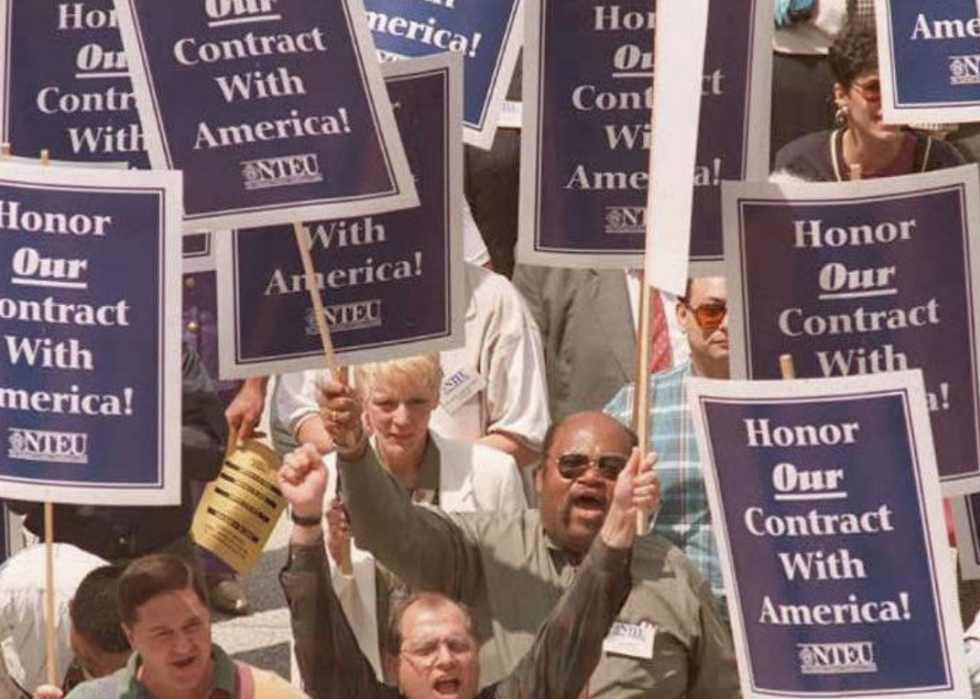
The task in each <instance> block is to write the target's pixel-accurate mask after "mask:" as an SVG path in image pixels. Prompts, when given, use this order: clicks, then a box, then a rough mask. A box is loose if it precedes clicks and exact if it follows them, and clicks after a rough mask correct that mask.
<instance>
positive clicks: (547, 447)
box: [539, 413, 640, 468]
mask: <svg viewBox="0 0 980 699" xmlns="http://www.w3.org/2000/svg"><path fill="white" fill-rule="evenodd" d="M581 414H582V413H572V414H571V415H566V416H565V417H563V418H562V419H561V420H559V421H558V422H555V423H552V425H551V426H550V427H549V428H548V431H547V432H545V433H544V442H543V443H542V445H541V455H542V459H541V462H540V465H543V464H544V462H545V461H547V459H548V452H550V451H551V445H552V444H553V443H554V441H555V437H556V436H557V433H558V430H559V429H560V428H561V427H562V425H564V424H565V422H566V421H567V420H569V419H571V418H573V417H575V416H577V415H581ZM597 415H602V413H597ZM604 417H607V418H609V419H610V420H612V421H613V422H615V423H616V424H617V425H619V426H620V427H621V428H622V429H623V432H625V433H626V436H627V437H629V440H630V447H631V448H632V447H635V446H637V445H638V444H639V443H640V440H639V439H637V437H636V433H635V432H634V431H633V430H631V429H630V428H629V427H627V426H626V425H624V424H623V423H621V422H619V421H618V420H616V419H614V418H612V417H610V416H609V415H605V416H604ZM540 465H539V468H540Z"/></svg>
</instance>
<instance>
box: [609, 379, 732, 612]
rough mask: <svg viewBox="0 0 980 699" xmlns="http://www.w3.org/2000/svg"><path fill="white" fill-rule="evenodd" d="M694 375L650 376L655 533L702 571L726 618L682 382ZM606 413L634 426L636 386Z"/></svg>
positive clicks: (620, 395)
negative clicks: (656, 497)
mask: <svg viewBox="0 0 980 699" xmlns="http://www.w3.org/2000/svg"><path fill="white" fill-rule="evenodd" d="M690 375H691V363H690V362H685V363H683V364H679V365H678V366H676V367H674V368H673V369H668V370H667V371H662V372H660V373H658V374H654V375H653V376H651V377H650V400H651V403H652V405H653V410H652V411H651V413H650V424H649V429H650V437H649V438H650V448H651V449H652V450H653V451H655V452H656V453H657V457H658V458H657V466H656V468H657V474H658V475H659V476H660V509H659V511H658V513H657V516H656V517H657V519H656V523H655V524H654V531H655V532H656V533H657V534H660V535H661V536H663V537H665V538H666V539H669V540H670V541H671V542H672V543H674V544H675V545H676V546H677V547H678V548H680V549H681V550H682V551H683V552H684V553H685V554H686V555H687V557H688V558H690V559H691V561H692V562H693V563H694V565H696V566H697V567H698V570H700V571H701V574H702V575H704V576H705V578H707V579H708V582H709V583H711V590H712V592H714V594H715V597H716V598H717V599H718V600H719V602H721V603H722V604H721V612H722V614H725V615H726V617H727V609H726V608H725V604H724V599H725V585H724V582H723V581H722V577H721V562H720V561H719V560H718V546H717V544H716V543H715V536H714V534H713V533H712V530H711V512H710V511H709V510H708V493H707V491H705V488H704V479H703V477H702V476H701V459H700V458H699V456H698V444H697V439H696V438H695V436H694V423H693V421H692V420H691V409H690V406H689V405H688V402H687V395H686V389H685V387H684V379H685V378H687V377H688V376H690ZM605 412H606V413H607V414H609V415H611V416H612V417H614V418H616V419H617V420H619V421H620V422H622V423H623V424H626V425H630V424H632V418H633V384H630V385H628V386H625V387H624V388H622V389H620V391H619V393H617V394H616V397H615V398H613V399H612V400H611V401H610V402H609V404H608V405H607V406H606V408H605Z"/></svg>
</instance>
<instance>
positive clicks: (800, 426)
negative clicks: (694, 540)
mask: <svg viewBox="0 0 980 699" xmlns="http://www.w3.org/2000/svg"><path fill="white" fill-rule="evenodd" d="M687 388H688V396H689V398H690V401H691V408H692V413H693V415H694V418H695V426H696V428H697V436H698V447H699V453H700V454H701V458H702V465H703V470H704V475H705V483H706V485H707V490H708V496H709V502H710V505H711V515H712V524H713V526H714V528H715V532H716V536H717V541H718V548H719V551H720V553H721V559H722V570H723V573H724V578H725V588H726V590H727V593H728V596H727V603H728V609H729V612H730V615H731V621H732V629H733V632H734V639H735V647H736V651H737V654H738V666H739V673H740V677H741V684H742V695H743V696H744V697H746V699H757V698H761V697H790V696H792V697H824V698H829V697H854V696H873V697H900V696H902V697H918V698H924V697H927V696H928V697H954V696H955V697H964V698H965V697H968V696H970V685H969V681H968V678H967V675H966V669H965V667H964V663H963V652H962V640H961V633H962V631H961V627H960V622H959V613H958V608H957V603H956V586H955V573H954V571H953V569H952V562H951V560H950V556H949V553H948V551H949V548H948V544H947V543H946V541H945V538H946V533H945V526H944V522H943V513H942V501H941V496H940V492H939V483H938V478H937V473H936V463H935V458H934V450H933V444H932V435H931V432H930V427H929V418H928V414H927V409H926V397H925V391H924V388H923V384H922V377H921V373H920V372H918V371H914V372H912V371H905V372H897V373H892V374H879V375H875V376H863V377H847V378H838V379H815V380H807V381H754V382H737V381H711V380H706V379H693V380H690V381H689V383H688V386H687Z"/></svg>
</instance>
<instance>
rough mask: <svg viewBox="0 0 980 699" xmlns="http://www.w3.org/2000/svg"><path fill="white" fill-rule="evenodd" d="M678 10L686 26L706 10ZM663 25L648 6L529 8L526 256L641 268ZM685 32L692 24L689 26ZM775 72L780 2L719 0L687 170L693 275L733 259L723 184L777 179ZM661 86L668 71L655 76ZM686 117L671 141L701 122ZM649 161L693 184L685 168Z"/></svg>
mask: <svg viewBox="0 0 980 699" xmlns="http://www.w3.org/2000/svg"><path fill="white" fill-rule="evenodd" d="M676 5H677V7H673V8H672V9H674V10H677V12H678V15H677V19H678V21H679V23H680V24H684V23H685V21H697V20H696V19H690V18H697V17H698V16H699V14H700V13H701V12H702V11H703V9H702V8H701V7H700V6H699V5H698V3H676ZM684 17H688V18H689V19H688V20H685V19H684ZM654 25H655V13H654V11H653V4H652V3H650V2H649V1H648V0H647V1H641V0H624V2H617V3H616V4H613V5H609V4H595V3H581V2H563V1H560V0H540V2H531V3H529V4H528V12H527V30H526V34H525V35H526V40H525V51H524V62H525V70H524V78H525V88H524V122H525V123H524V130H523V132H522V141H521V150H522V162H521V181H522V183H523V189H524V191H523V192H522V195H523V196H522V197H521V213H520V234H519V237H518V250H517V252H518V259H519V261H521V262H525V263H531V264H546V265H564V266H574V267H609V268H623V267H640V266H642V264H643V250H644V242H645V233H646V227H647V213H646V212H647V185H648V182H649V179H650V174H649V168H650V167H651V163H650V162H649V161H650V157H649V156H650V147H651V141H652V134H651V130H650V110H651V107H652V106H653V70H654V66H653V61H654V47H653V31H654ZM688 31H696V30H689V29H688V28H686V27H684V28H682V29H681V30H680V32H681V33H682V34H683V33H685V32H688ZM696 35H697V34H696V33H695V36H696ZM771 65H772V3H770V2H765V1H763V0H727V1H726V2H711V3H710V7H709V16H708V27H707V43H706V51H705V55H704V58H703V69H704V79H703V83H702V94H703V98H702V103H701V118H700V124H699V125H698V126H697V128H698V135H697V140H698V149H697V159H696V162H697V164H696V166H695V168H694V172H693V173H691V174H690V182H691V186H692V187H693V188H694V211H693V221H692V225H691V227H690V232H691V240H690V260H691V263H692V264H694V265H695V269H696V272H697V273H703V272H704V271H706V270H710V269H712V268H717V267H718V266H719V265H720V264H721V261H722V259H723V254H722V232H721V231H722V226H721V193H720V187H719V185H720V183H721V181H722V180H723V179H752V178H756V179H758V178H763V177H765V175H766V174H767V173H768V167H769V155H768V150H769V148H768V145H769V101H770V84H771V73H772V71H771ZM657 79H658V80H660V79H664V80H671V79H672V76H671V75H670V74H669V73H668V74H664V73H660V72H658V73H657ZM679 111H680V113H677V112H670V111H669V109H668V110H667V111H665V113H664V116H663V118H662V121H663V122H664V125H663V133H664V137H665V138H668V139H669V138H671V135H672V132H674V131H676V130H680V129H685V128H688V129H690V128H695V124H694V122H693V121H692V119H691V115H690V114H688V113H686V112H685V111H684V105H683V104H681V105H680V107H679ZM652 167H653V169H654V171H656V169H657V168H658V167H661V168H666V169H667V170H668V171H672V172H673V173H674V175H675V176H676V177H678V178H686V177H689V175H688V173H687V172H686V171H685V170H684V169H680V170H678V167H679V166H678V164H675V163H671V162H667V163H659V164H658V163H653V164H652ZM678 235H682V236H687V235H688V231H687V230H681V231H678Z"/></svg>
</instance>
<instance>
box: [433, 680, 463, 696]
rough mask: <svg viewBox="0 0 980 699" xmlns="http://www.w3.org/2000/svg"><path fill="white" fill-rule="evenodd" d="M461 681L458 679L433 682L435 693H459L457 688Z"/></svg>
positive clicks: (448, 694)
mask: <svg viewBox="0 0 980 699" xmlns="http://www.w3.org/2000/svg"><path fill="white" fill-rule="evenodd" d="M461 686H462V683H461V682H460V681H459V680H438V681H437V682H436V683H435V690H436V694H443V695H446V696H454V695H456V694H459V688H460V687H461Z"/></svg>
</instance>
